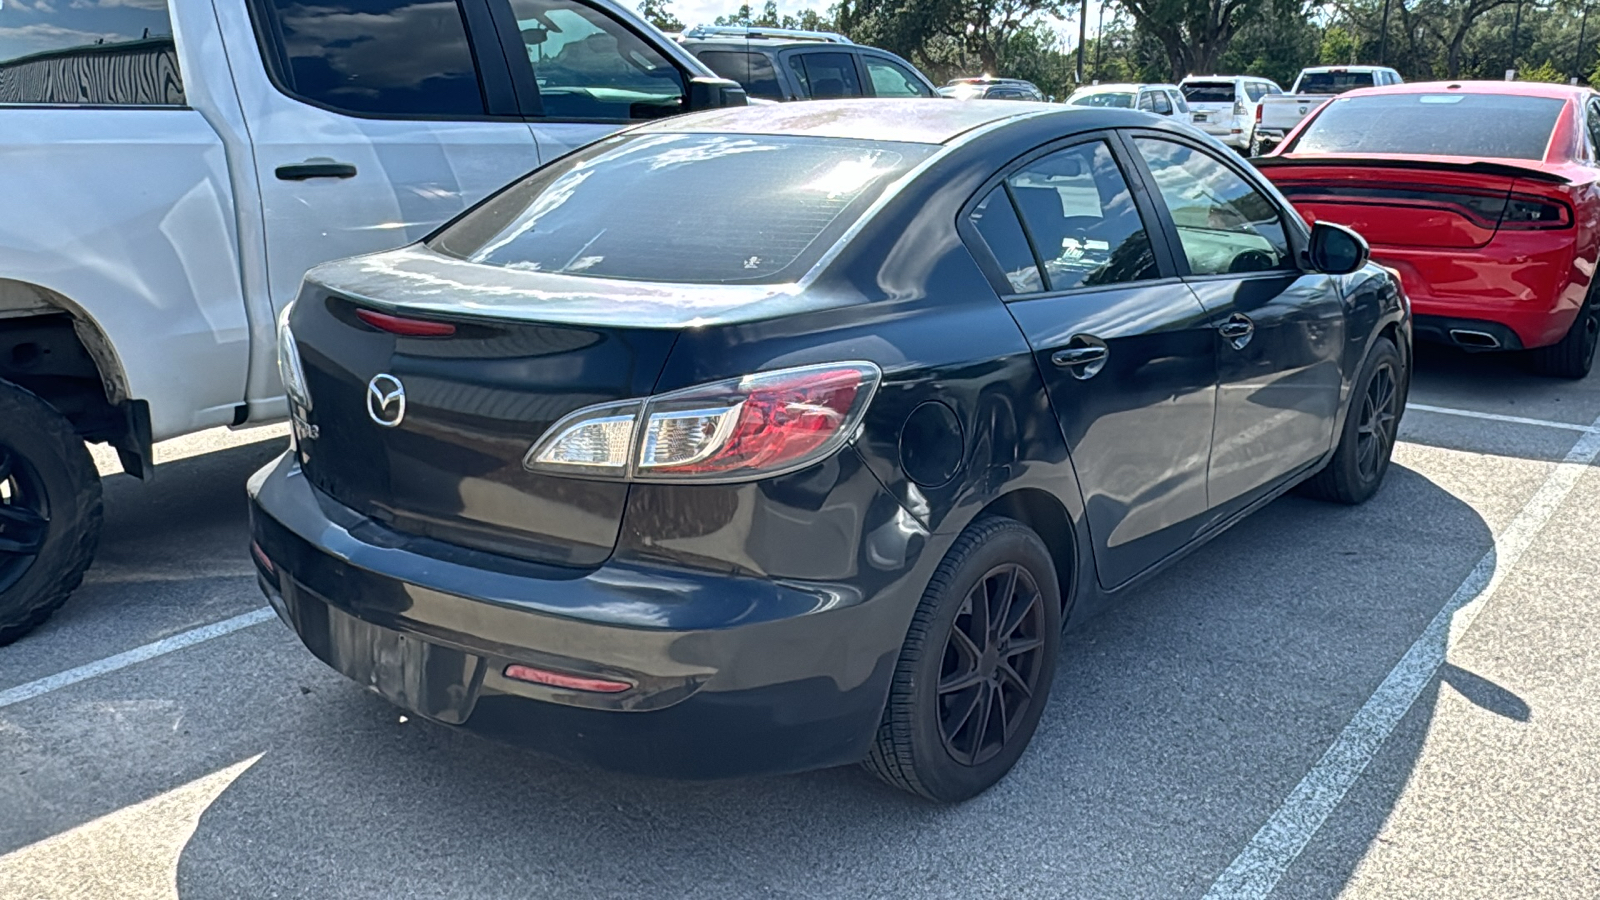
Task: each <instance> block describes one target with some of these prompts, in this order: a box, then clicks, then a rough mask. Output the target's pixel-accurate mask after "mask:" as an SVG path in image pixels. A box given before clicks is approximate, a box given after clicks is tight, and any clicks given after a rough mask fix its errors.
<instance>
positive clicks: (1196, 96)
mask: <svg viewBox="0 0 1600 900" xmlns="http://www.w3.org/2000/svg"><path fill="white" fill-rule="evenodd" d="M1180 90H1182V91H1183V96H1184V97H1186V98H1187V99H1188V100H1189V102H1190V103H1232V102H1233V97H1234V87H1233V82H1231V81H1191V82H1189V83H1188V84H1185V85H1183V86H1182V87H1181V88H1180Z"/></svg>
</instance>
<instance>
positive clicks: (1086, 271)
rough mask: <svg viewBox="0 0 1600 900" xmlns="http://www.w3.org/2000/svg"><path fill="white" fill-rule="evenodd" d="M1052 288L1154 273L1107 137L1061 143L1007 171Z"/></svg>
mask: <svg viewBox="0 0 1600 900" xmlns="http://www.w3.org/2000/svg"><path fill="white" fill-rule="evenodd" d="M1006 187H1007V189H1008V190H1009V191H1010V193H1011V196H1012V198H1013V199H1014V200H1015V201H1016V204H1017V211H1018V212H1019V213H1021V215H1022V223H1023V227H1024V228H1025V229H1026V230H1027V234H1028V238H1029V239H1030V241H1031V243H1032V245H1033V248H1034V251H1035V252H1036V254H1037V255H1038V257H1039V259H1040V260H1041V261H1042V262H1043V263H1044V269H1045V283H1046V287H1047V288H1048V289H1049V290H1052V291H1064V290H1070V289H1072V288H1076V287H1095V286H1100V285H1110V284H1121V283H1123V282H1128V281H1139V280H1141V279H1145V278H1154V277H1156V275H1157V267H1156V260H1155V255H1154V253H1153V251H1152V250H1151V247H1150V237H1149V234H1148V233H1147V232H1146V231H1145V227H1144V220H1143V219H1141V218H1140V217H1139V208H1138V207H1137V206H1136V205H1134V202H1133V196H1132V194H1130V193H1129V192H1128V183H1127V182H1126V181H1125V180H1124V179H1123V177H1122V171H1121V169H1119V168H1118V167H1117V163H1116V161H1115V160H1114V159H1113V158H1112V156H1111V151H1110V149H1109V148H1107V146H1106V144H1105V142H1104V141H1093V142H1091V143H1087V144H1079V145H1077V146H1075V147H1068V148H1067V149H1065V150H1058V151H1056V152H1055V153H1052V154H1050V155H1049V156H1045V157H1041V158H1040V159H1038V160H1036V161H1034V162H1032V163H1029V164H1028V165H1027V166H1026V167H1025V168H1023V169H1022V170H1021V171H1019V172H1017V173H1016V174H1014V175H1012V176H1011V177H1009V178H1007V179H1006Z"/></svg>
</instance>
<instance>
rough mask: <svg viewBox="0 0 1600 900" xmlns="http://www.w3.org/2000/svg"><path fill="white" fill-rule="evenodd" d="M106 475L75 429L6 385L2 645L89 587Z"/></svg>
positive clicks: (0, 475) (0, 525) (0, 411)
mask: <svg viewBox="0 0 1600 900" xmlns="http://www.w3.org/2000/svg"><path fill="white" fill-rule="evenodd" d="M100 518H101V502H100V474H99V472H97V471H95V467H94V460H93V459H92V458H91V457H90V456H89V449H88V448H87V447H85V446H84V444H83V439H82V438H80V437H78V435H77V433H76V432H75V431H74V430H73V427H72V424H71V423H70V422H68V421H67V420H66V419H65V418H63V417H62V415H61V414H60V413H59V412H57V411H56V410H55V409H54V408H53V407H51V406H50V405H49V404H48V403H45V402H44V401H43V400H41V399H39V398H38V397H37V396H35V395H34V394H32V393H31V392H29V391H27V390H25V389H23V388H21V387H18V386H17V385H14V384H11V383H9V382H6V381H0V646H5V645H6V644H9V643H11V642H12V641H14V640H16V639H17V638H20V637H22V636H23V635H25V634H27V633H28V632H29V631H32V630H33V629H34V628H36V627H37V626H38V625H39V624H40V623H41V622H43V621H44V620H45V619H48V618H49V617H50V615H51V613H54V612H55V611H56V610H57V609H58V608H59V607H60V606H61V604H63V603H65V602H66V600H67V597H69V596H70V595H71V594H72V592H73V590H75V589H76V588H77V587H78V584H79V583H80V582H81V581H83V573H84V571H85V570H86V569H88V568H89V563H90V562H91V561H93V559H94V551H95V547H96V546H97V545H98V544H99V541H100Z"/></svg>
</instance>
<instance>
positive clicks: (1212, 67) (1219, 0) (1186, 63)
mask: <svg viewBox="0 0 1600 900" xmlns="http://www.w3.org/2000/svg"><path fill="white" fill-rule="evenodd" d="M1121 6H1122V7H1123V8H1124V9H1126V10H1127V11H1128V13H1129V14H1130V15H1132V16H1133V20H1134V23H1135V24H1136V25H1137V27H1138V28H1139V29H1141V30H1143V31H1145V32H1148V33H1149V34H1150V35H1152V36H1153V37H1155V38H1156V40H1158V41H1160V42H1161V46H1162V48H1164V49H1165V50H1166V54H1167V64H1168V66H1169V67H1170V69H1171V76H1172V77H1173V78H1182V77H1183V76H1184V75H1187V74H1190V73H1202V74H1204V73H1211V72H1215V71H1217V68H1218V63H1219V62H1220V61H1221V59H1222V56H1223V54H1224V53H1226V52H1227V50H1228V45H1229V44H1230V43H1232V41H1233V38H1234V36H1235V35H1237V34H1238V33H1239V30H1240V29H1241V28H1242V27H1244V25H1245V23H1246V22H1249V21H1251V20H1252V19H1255V18H1257V17H1261V16H1272V17H1275V18H1284V17H1296V18H1307V17H1308V16H1309V8H1308V6H1307V5H1306V3H1305V2H1304V0H1121Z"/></svg>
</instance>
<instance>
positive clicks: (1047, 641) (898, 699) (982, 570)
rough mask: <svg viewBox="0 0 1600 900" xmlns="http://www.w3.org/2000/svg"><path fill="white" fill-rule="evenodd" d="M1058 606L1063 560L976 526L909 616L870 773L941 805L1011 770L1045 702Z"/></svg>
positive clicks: (994, 525) (1057, 636)
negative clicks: (1058, 570)
mask: <svg viewBox="0 0 1600 900" xmlns="http://www.w3.org/2000/svg"><path fill="white" fill-rule="evenodd" d="M1061 612H1062V610H1061V587H1060V585H1059V584H1058V583H1057V580H1056V564H1055V560H1054V559H1052V558H1051V555H1050V551H1049V550H1048V549H1047V548H1046V547H1045V545H1044V542H1043V541H1041V540H1040V539H1039V536H1038V535H1037V534H1035V533H1034V532H1033V530H1032V529H1030V528H1028V526H1026V525H1024V524H1022V523H1021V522H1018V521H1016V520H1015V519H1008V518H1002V517H998V516H990V517H985V518H982V519H979V520H978V521H977V522H974V523H973V524H972V525H969V526H968V527H967V529H966V530H965V531H963V532H962V533H961V536H960V537H958V538H957V539H956V541H955V543H954V545H953V546H952V547H951V548H950V550H949V552H948V553H946V554H945V557H944V559H943V560H941V561H940V563H939V568H938V569H936V570H935V571H934V574H933V578H932V579H931V580H930V581H929V582H928V587H927V589H926V590H925V591H923V594H922V601H921V603H919V604H918V606H917V610H916V613H915V614H914V615H913V616H912V620H911V627H910V629H909V631H908V632H907V634H906V640H905V644H904V646H903V647H902V648H901V651H900V661H899V663H898V664H897V665H896V667H895V672H894V681H893V683H892V684H891V686H890V689H889V700H888V703H887V704H886V705H885V707H884V711H883V720H882V722H881V724H880V725H879V726H878V736H877V740H876V741H874V743H873V746H872V749H871V751H870V752H869V753H868V755H867V759H866V760H865V763H864V764H865V766H866V767H867V769H868V771H871V772H872V773H873V774H874V775H877V776H878V777H879V778H881V779H883V780H884V781H886V782H888V783H889V784H892V785H894V786H895V787H898V788H901V789H903V790H907V791H910V792H912V793H914V794H920V795H921V796H923V797H927V798H928V799H930V800H937V801H940V802H944V803H954V802H957V801H961V800H966V799H968V798H970V797H974V796H977V795H978V794H981V793H983V791H985V790H987V789H988V788H989V787H990V786H991V785H993V784H994V783H995V782H997V781H999V780H1000V779H1001V778H1004V777H1005V775H1006V773H1007V772H1009V771H1011V767H1012V766H1014V765H1016V762H1017V760H1018V759H1020V758H1021V756H1022V753H1023V751H1024V750H1025V749H1026V748H1027V746H1028V742H1029V741H1031V740H1032V739H1033V732H1034V730H1035V729H1036V728H1037V727H1038V725H1039V717H1040V715H1041V714H1042V713H1043V711H1044V707H1045V703H1046V701H1047V700H1048V698H1049V695H1050V684H1051V681H1052V680H1053V679H1054V677H1055V662H1056V653H1057V648H1058V647H1059V646H1060V640H1061Z"/></svg>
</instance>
